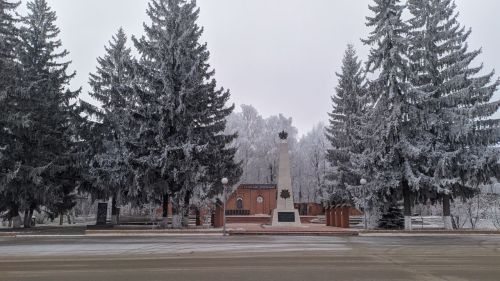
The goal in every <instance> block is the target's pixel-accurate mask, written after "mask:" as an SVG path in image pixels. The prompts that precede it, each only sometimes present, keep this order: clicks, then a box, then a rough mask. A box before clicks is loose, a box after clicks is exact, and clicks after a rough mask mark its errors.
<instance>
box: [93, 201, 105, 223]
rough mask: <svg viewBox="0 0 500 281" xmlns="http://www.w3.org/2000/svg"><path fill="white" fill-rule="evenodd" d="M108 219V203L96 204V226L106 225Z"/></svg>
mask: <svg viewBox="0 0 500 281" xmlns="http://www.w3.org/2000/svg"><path fill="white" fill-rule="evenodd" d="M107 217H108V203H98V204H97V222H96V224H97V225H104V224H106V220H107Z"/></svg>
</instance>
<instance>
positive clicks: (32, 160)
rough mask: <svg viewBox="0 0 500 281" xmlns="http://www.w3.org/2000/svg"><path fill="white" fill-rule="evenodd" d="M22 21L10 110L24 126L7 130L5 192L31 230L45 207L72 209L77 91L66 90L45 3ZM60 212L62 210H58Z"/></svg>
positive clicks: (38, 0)
mask: <svg viewBox="0 0 500 281" xmlns="http://www.w3.org/2000/svg"><path fill="white" fill-rule="evenodd" d="M27 8H28V15H27V16H26V17H24V18H23V19H22V22H23V26H22V28H21V43H20V48H19V59H20V65H21V68H22V69H21V70H22V73H21V74H20V77H19V79H20V84H19V85H20V86H19V87H18V92H17V93H16V96H15V102H14V103H13V104H12V110H13V111H14V112H15V114H16V115H17V116H22V117H23V118H24V119H25V120H24V122H20V123H17V124H15V126H13V127H11V128H10V129H11V131H12V134H13V135H14V136H15V139H16V147H15V149H14V150H13V151H9V152H10V153H11V155H12V157H13V158H14V159H15V163H17V167H16V169H15V171H13V172H12V173H11V174H10V175H9V177H10V182H9V184H8V189H10V191H11V192H12V194H13V195H15V197H16V201H17V203H18V204H19V207H20V209H23V210H24V211H25V212H24V213H25V227H29V225H30V220H31V215H32V213H33V211H34V210H35V209H36V208H38V207H39V206H40V205H45V206H47V207H49V209H52V210H53V211H56V212H58V213H59V214H60V215H62V213H63V212H64V211H65V209H66V208H69V207H71V205H72V201H73V199H74V194H73V192H74V190H75V188H76V185H77V180H78V177H76V176H75V175H77V173H78V171H77V168H76V165H75V161H76V158H77V156H76V154H75V153H76V151H75V149H76V147H75V141H76V135H75V132H76V128H75V120H76V119H75V118H77V116H78V111H77V109H76V105H75V103H74V99H75V98H76V97H77V95H78V91H76V92H72V91H69V90H68V89H67V88H66V86H67V84H68V83H69V81H70V79H71V78H72V77H73V76H74V73H73V74H67V73H66V72H67V68H68V66H69V62H61V60H63V59H64V57H65V56H66V55H67V54H68V52H67V51H66V50H62V51H60V50H59V49H60V48H61V46H62V44H61V41H60V40H59V39H57V37H58V34H59V29H58V28H57V27H56V26H55V21H56V14H55V12H53V11H51V10H50V8H49V7H48V5H47V3H46V1H45V0H34V1H32V2H28V4H27ZM61 206H65V207H63V208H61Z"/></svg>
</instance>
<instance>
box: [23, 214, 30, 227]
mask: <svg viewBox="0 0 500 281" xmlns="http://www.w3.org/2000/svg"><path fill="white" fill-rule="evenodd" d="M24 228H31V217H30V211H29V210H26V211H24Z"/></svg>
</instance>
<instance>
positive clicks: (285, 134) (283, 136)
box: [278, 130, 288, 140]
mask: <svg viewBox="0 0 500 281" xmlns="http://www.w3.org/2000/svg"><path fill="white" fill-rule="evenodd" d="M278 136H279V137H280V139H282V140H286V139H287V138H288V133H287V132H285V130H283V131H282V132H281V133H279V134H278Z"/></svg>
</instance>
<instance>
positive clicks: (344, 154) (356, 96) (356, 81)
mask: <svg viewBox="0 0 500 281" xmlns="http://www.w3.org/2000/svg"><path fill="white" fill-rule="evenodd" d="M337 77H338V79H339V80H338V86H337V87H336V89H335V90H336V94H335V95H334V96H333V97H332V102H333V110H332V112H331V113H330V114H329V115H330V123H329V126H328V127H327V128H326V136H327V138H328V140H329V141H330V143H331V147H332V148H331V149H329V150H328V154H327V159H328V162H329V163H330V166H331V167H333V169H332V171H331V172H330V173H329V174H328V176H327V178H328V181H329V183H328V184H327V186H325V187H324V189H325V190H324V192H323V193H324V197H326V199H327V200H328V202H327V203H329V204H338V203H340V202H339V201H345V200H347V201H349V200H350V199H351V196H350V194H349V191H348V188H349V187H351V186H357V185H358V184H359V180H360V175H359V173H358V171H357V167H353V163H354V162H353V161H351V158H353V156H356V155H359V154H360V153H361V152H362V151H363V143H362V142H363V139H362V138H361V136H360V131H362V130H363V128H362V117H363V114H364V111H365V109H366V100H367V99H366V93H367V91H366V83H365V76H364V69H363V68H362V66H361V62H360V61H359V60H358V57H357V55H356V51H355V49H354V46H353V45H348V47H347V50H346V52H345V55H344V58H343V61H342V72H341V73H337Z"/></svg>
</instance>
